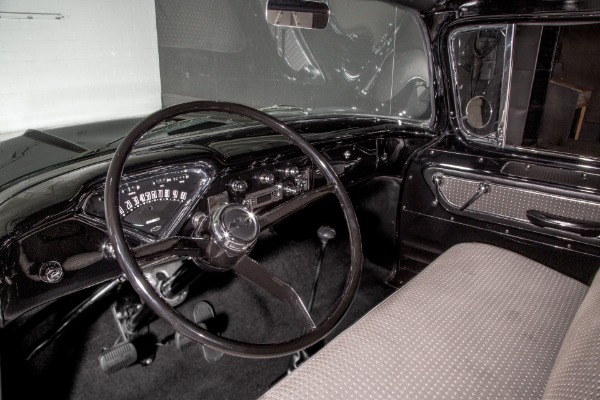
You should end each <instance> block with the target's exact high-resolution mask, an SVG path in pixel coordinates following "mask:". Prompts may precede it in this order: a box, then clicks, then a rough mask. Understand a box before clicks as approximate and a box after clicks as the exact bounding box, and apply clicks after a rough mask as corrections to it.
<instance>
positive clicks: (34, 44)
mask: <svg viewBox="0 0 600 400" xmlns="http://www.w3.org/2000/svg"><path fill="white" fill-rule="evenodd" d="M0 12H35V13H60V14H63V15H64V16H65V18H64V19H62V20H41V19H39V20H38V19H32V20H28V19H5V18H0V140H3V139H6V138H8V137H10V136H14V135H15V134H20V133H21V132H22V131H23V130H25V129H27V128H37V129H43V128H49V127H57V126H63V125H70V124H74V123H79V122H92V121H101V120H108V119H113V118H119V117H127V116H136V115H142V114H147V113H149V112H151V111H154V110H157V109H158V108H160V106H161V100H160V73H159V66H158V45H157V39H156V18H155V9H154V0H127V1H107V0H61V1H47V0H2V1H0Z"/></svg>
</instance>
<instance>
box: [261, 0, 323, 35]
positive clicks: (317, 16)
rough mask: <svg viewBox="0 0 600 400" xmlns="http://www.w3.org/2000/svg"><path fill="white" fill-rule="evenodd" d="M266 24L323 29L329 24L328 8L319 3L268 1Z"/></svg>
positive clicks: (282, 0) (283, 0)
mask: <svg viewBox="0 0 600 400" xmlns="http://www.w3.org/2000/svg"><path fill="white" fill-rule="evenodd" d="M267 22H268V23H269V24H271V25H275V26H288V27H292V28H305V29H325V28H327V24H328V23H329V7H328V6H327V4H325V3H321V2H319V1H302V0H269V1H268V2H267Z"/></svg>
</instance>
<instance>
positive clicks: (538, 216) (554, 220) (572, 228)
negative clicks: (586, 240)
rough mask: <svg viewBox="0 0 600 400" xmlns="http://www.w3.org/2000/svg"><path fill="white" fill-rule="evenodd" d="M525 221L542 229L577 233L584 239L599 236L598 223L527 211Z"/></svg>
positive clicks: (599, 225) (599, 228) (599, 227)
mask: <svg viewBox="0 0 600 400" xmlns="http://www.w3.org/2000/svg"><path fill="white" fill-rule="evenodd" d="M527 219H529V222H531V223H532V224H534V225H535V226H539V227H542V228H555V229H560V230H563V231H567V232H572V233H577V234H579V235H581V236H585V237H596V236H600V223H599V222H593V221H584V220H580V219H575V218H569V217H563V216H558V215H553V214H548V213H545V212H543V211H538V210H527Z"/></svg>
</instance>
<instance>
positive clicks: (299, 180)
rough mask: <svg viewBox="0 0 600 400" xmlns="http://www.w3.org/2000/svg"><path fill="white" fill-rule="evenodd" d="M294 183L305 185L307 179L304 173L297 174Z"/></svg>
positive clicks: (299, 185) (300, 185)
mask: <svg viewBox="0 0 600 400" xmlns="http://www.w3.org/2000/svg"><path fill="white" fill-rule="evenodd" d="M294 183H295V184H296V186H298V187H304V185H305V184H306V179H305V177H304V175H303V174H297V175H296V176H294Z"/></svg>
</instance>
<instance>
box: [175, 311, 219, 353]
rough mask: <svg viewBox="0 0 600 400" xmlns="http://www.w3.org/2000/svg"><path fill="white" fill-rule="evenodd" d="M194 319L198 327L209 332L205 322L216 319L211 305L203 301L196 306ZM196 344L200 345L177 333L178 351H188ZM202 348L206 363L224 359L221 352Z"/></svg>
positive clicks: (176, 343)
mask: <svg viewBox="0 0 600 400" xmlns="http://www.w3.org/2000/svg"><path fill="white" fill-rule="evenodd" d="M193 317H194V322H195V323H196V325H198V326H199V327H200V328H202V329H204V330H208V327H207V326H206V324H205V322H206V321H208V320H211V319H213V318H215V311H214V310H213V308H212V306H211V305H210V304H209V303H207V302H205V301H201V302H198V303H197V304H196V305H195V306H194V313H193ZM195 344H198V343H196V342H195V341H193V340H192V339H190V338H188V337H187V336H185V335H183V334H181V333H179V332H176V333H175V346H176V347H177V350H179V351H186V350H188V349H190V348H191V347H193V346H194V345H195ZM201 346H202V353H203V355H204V358H205V359H206V361H208V362H215V361H219V360H220V359H221V358H222V357H223V353H221V352H220V351H218V350H214V349H211V348H210V347H207V346H204V345H201Z"/></svg>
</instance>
